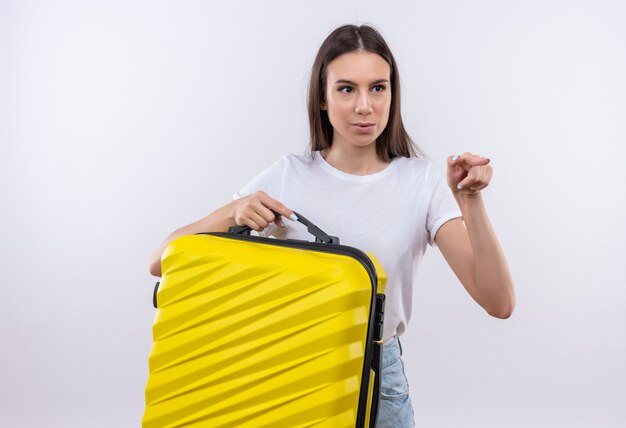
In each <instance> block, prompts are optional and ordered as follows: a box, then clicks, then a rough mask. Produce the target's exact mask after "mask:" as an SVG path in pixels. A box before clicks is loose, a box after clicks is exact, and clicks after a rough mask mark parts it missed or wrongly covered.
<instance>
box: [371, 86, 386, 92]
mask: <svg viewBox="0 0 626 428" xmlns="http://www.w3.org/2000/svg"><path fill="white" fill-rule="evenodd" d="M376 88H379V90H376ZM385 89H387V87H386V86H385V85H375V86H374V92H382V91H384V90H385Z"/></svg>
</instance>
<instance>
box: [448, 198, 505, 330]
mask: <svg viewBox="0 0 626 428" xmlns="http://www.w3.org/2000/svg"><path fill="white" fill-rule="evenodd" d="M454 196H455V199H456V201H457V203H458V204H459V208H460V209H461V212H462V213H463V221H464V223H465V227H466V229H467V233H468V235H469V238H470V242H471V246H472V250H473V251H472V252H473V255H474V272H475V277H476V283H475V284H476V289H477V294H478V301H479V303H480V304H481V306H482V307H483V308H485V310H487V312H489V313H490V314H491V315H493V316H497V317H499V318H507V317H508V316H510V314H511V312H512V311H513V308H514V307H515V291H514V289H513V280H512V278H511V274H510V272H509V268H508V265H507V262H506V258H505V257H504V252H503V251H502V248H501V247H500V243H499V242H498V238H497V237H496V234H495V232H494V230H493V227H492V226H491V222H490V221H489V217H488V215H487V211H486V209H485V204H484V201H483V198H482V195H481V193H477V194H475V195H466V194H461V193H457V194H455V195H454Z"/></svg>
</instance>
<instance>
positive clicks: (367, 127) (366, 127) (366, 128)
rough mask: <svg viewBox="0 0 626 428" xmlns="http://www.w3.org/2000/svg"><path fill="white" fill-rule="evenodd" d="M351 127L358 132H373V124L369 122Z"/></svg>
mask: <svg viewBox="0 0 626 428" xmlns="http://www.w3.org/2000/svg"><path fill="white" fill-rule="evenodd" d="M352 126H354V128H355V129H356V130H357V131H358V132H371V131H373V130H374V124H373V123H369V122H358V123H353V124H352Z"/></svg>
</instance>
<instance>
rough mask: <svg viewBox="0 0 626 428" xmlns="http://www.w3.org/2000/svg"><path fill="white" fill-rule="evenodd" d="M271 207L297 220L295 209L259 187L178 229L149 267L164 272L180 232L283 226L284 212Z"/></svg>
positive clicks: (156, 254)
mask: <svg viewBox="0 0 626 428" xmlns="http://www.w3.org/2000/svg"><path fill="white" fill-rule="evenodd" d="M271 210H274V211H276V212H277V213H279V214H281V215H282V216H285V217H287V218H289V219H291V220H293V217H291V216H292V215H293V211H291V210H290V209H288V208H287V207H285V206H284V205H283V204H282V203H280V202H278V201H277V200H275V199H273V198H272V197H270V196H269V195H268V194H267V193H265V192H263V191H258V192H254V193H252V194H251V195H248V196H244V197H243V198H240V199H237V200H234V201H231V202H229V203H228V204H226V205H224V206H223V207H221V208H218V209H217V210H215V211H213V212H212V213H211V214H209V215H208V216H206V217H203V218H201V219H200V220H198V221H196V222H194V223H191V224H188V225H187V226H183V227H181V228H180V229H177V230H175V231H174V232H172V233H170V234H169V235H168V236H167V237H166V238H165V239H164V240H163V242H162V243H161V245H160V246H159V247H158V248H157V249H156V250H155V251H154V253H152V256H151V257H150V263H149V267H148V270H149V271H150V274H152V275H154V276H161V257H162V256H163V252H164V251H165V248H167V246H168V245H169V244H170V243H171V242H172V241H173V240H174V239H176V238H178V237H180V236H184V235H193V234H195V233H200V232H227V231H228V228H229V227H231V226H237V225H246V226H250V227H251V228H252V229H254V230H256V231H257V232H260V231H262V230H263V229H265V228H266V227H267V226H268V225H269V223H270V222H272V221H274V222H275V223H276V225H278V226H279V227H284V226H283V224H282V222H281V220H280V216H278V217H277V216H275V215H274V213H273V212H272V211H271Z"/></svg>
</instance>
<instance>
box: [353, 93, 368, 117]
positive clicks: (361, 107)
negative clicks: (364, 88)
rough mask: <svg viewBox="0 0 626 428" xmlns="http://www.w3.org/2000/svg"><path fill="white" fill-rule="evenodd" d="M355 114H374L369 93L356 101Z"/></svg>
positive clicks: (362, 94) (360, 96) (361, 95)
mask: <svg viewBox="0 0 626 428" xmlns="http://www.w3.org/2000/svg"><path fill="white" fill-rule="evenodd" d="M354 111H355V113H357V114H363V115H368V114H370V113H371V112H372V105H371V104H370V99H369V97H368V94H367V92H363V93H361V94H360V95H359V96H358V97H357V100H356V106H355V109H354Z"/></svg>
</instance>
